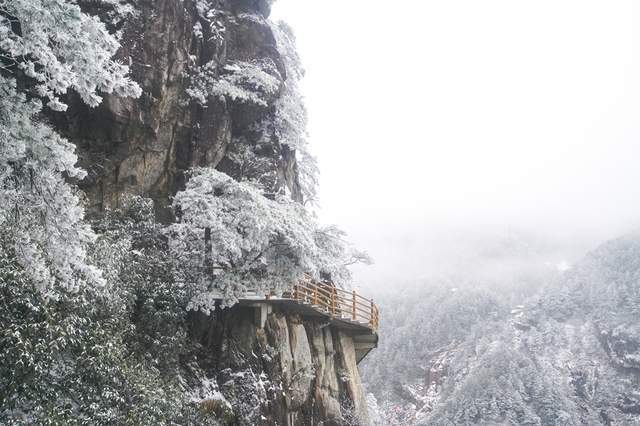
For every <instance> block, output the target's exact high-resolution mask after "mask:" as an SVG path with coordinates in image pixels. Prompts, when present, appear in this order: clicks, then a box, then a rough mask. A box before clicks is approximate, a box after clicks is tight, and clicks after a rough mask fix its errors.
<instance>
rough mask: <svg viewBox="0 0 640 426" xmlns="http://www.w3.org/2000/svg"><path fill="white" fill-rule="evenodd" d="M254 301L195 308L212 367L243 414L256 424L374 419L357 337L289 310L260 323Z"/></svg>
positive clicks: (196, 333)
mask: <svg viewBox="0 0 640 426" xmlns="http://www.w3.org/2000/svg"><path fill="white" fill-rule="evenodd" d="M254 309H256V308H252V307H244V306H236V307H233V308H229V309H225V310H222V311H220V310H218V311H217V312H216V313H215V314H212V316H211V317H207V316H205V315H204V314H194V315H193V316H192V323H193V327H192V330H193V335H192V338H193V339H195V340H197V341H198V342H199V343H200V344H201V345H202V346H203V347H204V350H205V351H206V353H208V354H209V355H210V357H211V358H210V359H209V360H208V362H209V364H208V365H209V368H208V369H209V373H210V375H211V376H213V377H215V378H216V379H217V382H218V383H219V385H220V388H221V392H222V394H223V395H224V397H225V399H226V400H227V401H229V402H230V404H231V406H232V407H233V410H234V412H235V414H236V415H237V417H239V418H240V417H241V418H242V419H244V421H247V420H248V421H251V422H255V424H279V425H301V424H305V425H306V424H324V425H342V424H350V425H355V424H368V423H369V421H368V415H367V409H366V400H365V396H364V394H363V391H362V384H361V381H360V374H359V372H358V368H357V365H356V361H355V351H354V348H353V340H352V338H351V337H350V336H348V335H346V334H345V333H343V332H341V331H339V330H336V329H334V328H332V326H328V325H325V324H322V323H320V322H319V321H317V320H307V319H304V318H301V317H300V316H298V315H297V314H291V313H287V312H285V311H275V312H273V313H271V314H269V316H268V318H267V321H266V323H265V325H264V327H263V328H261V327H260V325H259V324H257V323H256V321H255V315H254ZM242 389H248V390H249V392H247V393H243V392H239V390H242ZM256 390H257V391H256Z"/></svg>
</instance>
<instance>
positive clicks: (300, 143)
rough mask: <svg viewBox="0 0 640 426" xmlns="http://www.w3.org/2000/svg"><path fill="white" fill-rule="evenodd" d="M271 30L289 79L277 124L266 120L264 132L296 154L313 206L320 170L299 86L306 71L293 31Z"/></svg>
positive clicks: (306, 197) (275, 25)
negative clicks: (310, 139)
mask: <svg viewBox="0 0 640 426" xmlns="http://www.w3.org/2000/svg"><path fill="white" fill-rule="evenodd" d="M271 30H272V31H273V34H274V36H275V38H276V44H277V46H278V52H279V53H280V55H281V57H282V61H283V63H284V66H285V70H286V79H285V81H284V83H283V89H282V94H281V95H280V97H279V98H278V100H277V101H276V102H275V115H274V119H273V121H272V122H269V121H263V122H262V123H261V126H262V127H263V132H265V133H266V134H273V135H274V136H275V137H276V138H277V140H278V141H279V142H280V143H281V144H284V145H287V146H288V147H290V148H291V149H293V150H295V151H296V155H297V163H298V180H299V183H300V189H301V191H302V196H303V198H304V200H305V201H308V202H312V203H313V202H314V201H315V200H316V197H317V194H316V187H317V185H318V173H319V171H318V165H317V161H316V159H315V157H314V156H313V155H312V154H311V152H310V150H309V144H308V141H307V139H308V135H307V110H306V107H305V105H304V98H303V97H302V94H301V91H300V87H299V83H300V80H301V79H302V77H303V76H304V69H303V68H302V64H301V61H300V57H299V56H298V53H297V49H296V41H295V36H294V34H293V30H292V29H291V28H290V27H289V26H288V25H287V24H286V23H284V22H282V21H280V22H278V23H272V24H271Z"/></svg>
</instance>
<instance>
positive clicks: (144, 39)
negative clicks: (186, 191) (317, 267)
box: [51, 0, 300, 213]
mask: <svg viewBox="0 0 640 426" xmlns="http://www.w3.org/2000/svg"><path fill="white" fill-rule="evenodd" d="M87 3H88V4H93V3H92V2H87ZM132 3H133V4H134V5H135V9H136V13H135V14H134V15H130V16H127V17H125V18H124V19H122V20H120V21H117V22H114V27H115V28H114V29H116V28H117V29H119V30H120V31H122V33H123V37H122V41H121V43H122V48H121V50H120V52H119V54H118V55H119V57H120V59H121V61H122V62H124V63H127V64H130V67H131V75H132V78H133V79H134V80H135V81H136V82H138V83H139V85H140V86H141V88H142V90H143V94H142V96H141V97H140V98H139V99H130V98H119V97H113V96H106V97H105V101H104V102H103V103H102V104H101V105H100V106H99V107H98V108H95V109H92V108H89V107H87V106H86V105H85V104H84V103H83V102H81V101H80V100H79V99H74V95H73V94H70V95H69V98H68V99H67V102H68V104H69V106H70V107H69V110H68V111H67V112H65V113H51V119H52V121H53V122H54V124H55V125H56V127H57V129H58V130H59V131H60V132H61V133H62V134H64V135H65V136H66V137H67V138H68V139H70V140H71V141H72V142H74V143H75V144H76V146H77V147H78V152H79V154H80V164H81V166H83V167H84V168H85V169H86V170H87V171H88V177H87V178H85V179H84V180H83V181H82V182H80V186H81V187H82V189H83V190H84V191H85V193H86V194H87V196H88V199H89V208H90V211H100V210H102V209H105V208H109V207H114V206H117V205H118V203H119V199H120V197H121V196H122V194H124V193H131V194H136V195H143V196H147V197H151V198H153V199H154V200H155V201H156V205H157V207H159V211H160V212H161V213H162V212H163V208H164V207H166V206H167V205H168V200H169V198H170V197H171V195H173V194H174V193H175V192H176V190H179V189H180V188H181V187H182V186H183V185H184V179H185V172H186V171H187V170H188V169H189V168H192V167H197V166H210V167H216V168H218V169H221V170H222V171H224V172H226V173H227V174H230V175H232V176H234V175H235V174H237V173H238V171H237V169H238V165H237V164H236V163H235V162H234V160H233V159H231V157H230V156H229V155H228V149H229V147H230V146H231V145H233V144H245V145H247V146H255V144H256V139H257V135H256V134H255V129H254V127H253V125H254V124H256V123H257V122H258V121H259V120H262V119H265V118H267V119H268V118H269V117H272V116H273V115H274V103H275V101H276V100H277V97H278V94H276V95H275V96H271V98H269V99H267V105H266V106H255V105H249V104H247V103H243V102H240V101H238V100H233V99H225V98H221V97H210V98H209V99H208V100H207V104H206V105H204V106H203V105H201V104H199V103H197V102H194V100H193V99H191V98H190V97H189V96H188V94H187V89H188V88H189V85H190V84H191V83H190V78H191V77H192V74H193V70H195V69H197V67H200V66H203V65H205V64H207V63H209V62H212V63H214V64H216V65H217V67H218V68H220V69H222V68H224V66H225V65H226V64H230V63H233V62H234V61H247V62H253V63H261V62H268V63H270V64H274V66H275V71H274V72H275V73H276V74H277V78H278V79H279V80H280V81H281V82H283V81H284V80H286V78H287V76H286V72H285V69H284V65H283V60H282V57H281V56H280V53H279V52H278V50H277V46H276V41H275V37H274V34H273V31H272V27H271V25H270V24H269V22H268V20H267V18H268V14H269V9H270V8H269V2H268V1H266V0H254V1H248V0H245V1H242V0H235V1H224V0H210V1H204V0H196V1H192V0H184V1H177V0H137V1H135V2H132ZM87 7H88V6H87ZM92 7H94V8H95V7H96V6H92ZM93 12H96V10H93ZM97 12H99V11H97ZM270 143H271V145H270V146H267V148H265V149H262V151H261V152H260V153H259V155H261V156H262V157H263V158H264V160H265V163H266V164H267V167H269V168H272V169H273V170H269V172H272V173H274V174H275V175H276V176H277V181H276V182H275V183H274V186H275V187H287V188H288V190H289V191H290V192H291V194H292V196H293V197H294V198H296V199H300V189H299V185H298V178H297V166H296V158H295V155H292V152H291V150H290V149H289V148H288V147H287V146H284V145H281V144H280V143H279V142H278V141H277V140H271V142H270ZM259 172H261V173H262V172H265V170H260V171H259ZM234 177H235V176H234ZM164 213H168V212H167V211H164Z"/></svg>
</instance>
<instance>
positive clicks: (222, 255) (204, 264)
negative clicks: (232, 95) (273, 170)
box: [169, 168, 366, 311]
mask: <svg viewBox="0 0 640 426" xmlns="http://www.w3.org/2000/svg"><path fill="white" fill-rule="evenodd" d="M174 207H175V209H176V211H177V214H178V216H179V221H178V223H176V224H174V225H172V226H171V227H170V228H169V238H170V240H169V244H170V247H171V252H172V254H173V257H174V258H175V259H176V260H177V265H178V266H179V269H180V270H181V271H183V272H184V273H185V280H187V281H188V282H187V284H189V285H190V286H192V288H193V299H192V300H191V303H190V308H192V309H202V310H203V311H209V310H210V309H211V308H212V307H213V306H214V301H215V299H216V298H218V297H220V296H222V297H223V298H224V300H225V302H226V303H227V304H232V303H234V302H235V301H236V300H237V298H238V296H240V295H241V294H243V293H244V292H246V291H247V290H252V291H257V292H261V293H263V294H264V293H267V292H268V291H271V290H275V292H276V293H279V292H282V291H284V290H286V289H289V288H291V286H292V285H293V284H294V283H296V282H298V281H299V280H301V279H302V278H303V277H304V275H305V274H306V273H308V274H311V275H312V276H315V277H318V278H319V276H320V274H321V273H327V274H330V275H331V276H332V278H333V279H334V280H335V281H336V282H337V283H338V284H345V283H347V282H348V280H349V278H350V275H349V271H348V269H347V266H348V265H349V264H351V263H352V262H353V261H354V260H362V259H366V256H364V255H363V254H362V253H359V252H355V251H354V250H353V249H352V248H351V247H350V246H349V245H348V244H347V243H346V242H345V241H344V239H343V234H342V233H341V232H340V231H338V230H337V229H336V228H335V227H327V228H321V227H319V226H318V225H317V224H316V222H315V220H314V218H313V217H312V215H310V214H309V213H308V212H307V211H306V210H305V209H304V207H303V206H301V205H300V204H298V203H296V202H294V201H292V200H291V199H290V198H288V197H285V196H275V197H274V198H273V199H271V198H267V197H265V196H264V195H263V192H262V190H261V188H259V187H257V186H255V185H254V184H252V183H242V182H237V181H235V180H233V179H232V178H230V177H229V176H227V175H225V174H224V173H221V172H218V171H216V170H213V169H208V168H201V169H197V170H194V171H193V174H192V176H191V178H190V179H189V181H188V183H187V186H186V189H185V190H184V191H181V192H179V193H178V194H177V195H176V196H175V199H174ZM185 271H186V272H185Z"/></svg>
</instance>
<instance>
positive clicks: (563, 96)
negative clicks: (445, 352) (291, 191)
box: [272, 0, 640, 280]
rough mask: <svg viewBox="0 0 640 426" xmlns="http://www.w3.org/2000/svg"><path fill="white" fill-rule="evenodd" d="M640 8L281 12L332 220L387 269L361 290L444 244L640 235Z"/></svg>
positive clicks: (359, 2)
mask: <svg viewBox="0 0 640 426" xmlns="http://www.w3.org/2000/svg"><path fill="white" fill-rule="evenodd" d="M639 8H640V4H639V5H637V6H635V7H634V4H633V1H617V0H615V1H614V0H602V1H588V0H576V1H569V0H553V1H546V0H542V1H540V0H538V1H535V2H534V1H520V0H504V1H495V0H483V1H478V0H467V1H457V0H439V1H429V0H394V1H379V0H367V1H364V0H341V1H337V0H324V1H321V2H320V1H311V0H277V1H276V3H275V5H274V11H273V15H272V17H273V18H277V19H283V20H285V21H287V22H288V23H289V24H290V25H291V26H292V27H293V29H294V31H295V32H296V36H297V39H298V46H299V50H300V53H301V56H302V59H303V62H304V64H305V68H306V69H307V76H306V78H305V81H304V84H303V88H304V93H305V96H306V100H307V107H308V110H309V118H310V127H309V131H310V138H311V144H312V148H313V151H314V153H315V154H316V155H317V157H318V159H319V162H320V168H321V181H320V195H321V200H320V204H321V210H320V216H321V219H322V220H323V221H325V222H331V223H336V224H338V225H340V226H341V227H342V228H344V229H345V230H346V231H348V232H349V234H350V235H351V238H352V239H353V240H354V241H355V242H356V243H358V245H359V246H361V247H362V248H365V249H368V250H369V251H370V252H371V253H372V255H373V256H374V258H375V260H376V265H375V266H373V267H371V268H368V271H367V272H359V273H358V276H357V277H356V278H359V279H362V280H366V279H370V278H371V277H373V276H375V277H378V278H380V277H385V278H393V276H394V275H393V270H394V269H398V268H407V267H409V266H408V263H409V262H411V263H416V262H418V263H419V257H420V253H421V251H422V250H424V248H425V245H424V244H420V241H428V240H429V238H430V236H431V235H432V234H433V233H437V232H440V233H446V232H449V231H450V230H451V231H452V232H461V230H464V229H486V228H490V229H497V230H498V231H499V232H500V231H503V230H508V229H523V230H526V231H529V232H542V233H551V234H558V233H560V234H561V235H562V238H565V239H567V240H569V239H572V238H575V237H576V236H582V237H584V238H587V237H588V238H592V237H593V238H594V241H595V240H597V239H600V238H602V239H604V238H609V237H612V236H615V235H617V234H619V233H621V232H624V231H626V230H629V229H631V228H634V227H636V226H637V225H638V224H640V167H638V159H639V158H640V156H639V154H640V51H639V49H640V39H639V37H640V35H639V31H638V29H639V28H640V27H637V25H638V24H640V21H639V19H640V17H639V13H640V10H639ZM634 24H635V25H636V29H635V31H634ZM430 249H431V250H434V248H433V247H430ZM416 256H417V257H416ZM402 259H404V264H401V263H398V262H403V260H402ZM407 259H408V260H407Z"/></svg>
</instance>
